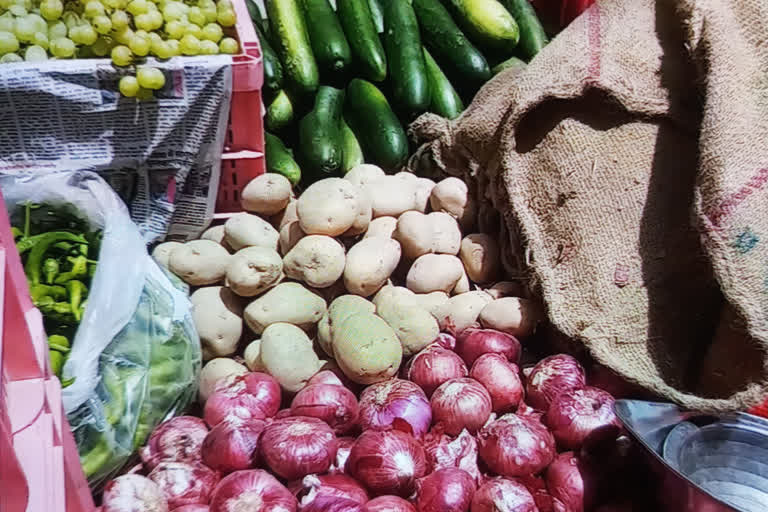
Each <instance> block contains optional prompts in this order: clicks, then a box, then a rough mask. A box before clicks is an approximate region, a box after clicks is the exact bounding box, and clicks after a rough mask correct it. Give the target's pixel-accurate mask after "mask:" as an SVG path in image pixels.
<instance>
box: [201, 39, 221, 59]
mask: <svg viewBox="0 0 768 512" xmlns="http://www.w3.org/2000/svg"><path fill="white" fill-rule="evenodd" d="M217 53H219V45H218V44H216V43H215V42H214V41H210V40H208V39H204V40H203V41H200V55H216V54H217Z"/></svg>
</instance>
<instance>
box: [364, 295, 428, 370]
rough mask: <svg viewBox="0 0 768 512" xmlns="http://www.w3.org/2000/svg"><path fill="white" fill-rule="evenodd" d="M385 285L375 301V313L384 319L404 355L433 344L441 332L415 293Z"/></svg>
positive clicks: (409, 354)
mask: <svg viewBox="0 0 768 512" xmlns="http://www.w3.org/2000/svg"><path fill="white" fill-rule="evenodd" d="M399 288H400V287H396V286H388V287H386V288H383V289H382V291H381V292H379V293H378V294H377V295H376V297H375V299H374V304H375V306H376V314H377V315H378V316H380V317H381V318H383V319H384V321H385V322H387V324H389V326H390V327H392V329H394V331H395V334H397V337H398V339H399V340H400V344H401V345H402V346H403V355H404V356H406V357H407V356H411V355H413V354H415V353H416V352H419V351H420V350H421V349H423V348H424V347H426V346H427V345H429V344H430V343H432V342H433V341H435V338H437V335H438V334H440V329H439V327H438V325H437V320H436V319H435V317H434V316H432V314H431V313H430V312H429V311H427V309H425V308H423V307H422V306H421V304H420V301H419V299H418V298H417V296H416V295H415V294H409V293H407V292H403V291H400V290H399Z"/></svg>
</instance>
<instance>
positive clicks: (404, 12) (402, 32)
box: [384, 0, 429, 116]
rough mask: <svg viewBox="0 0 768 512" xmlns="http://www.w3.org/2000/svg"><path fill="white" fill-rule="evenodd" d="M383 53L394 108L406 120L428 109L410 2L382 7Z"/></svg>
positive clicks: (418, 38) (389, 2) (398, 1)
mask: <svg viewBox="0 0 768 512" xmlns="http://www.w3.org/2000/svg"><path fill="white" fill-rule="evenodd" d="M384 50H385V51H386V54H387V67H388V68H389V80H390V85H391V87H392V97H393V99H394V101H395V105H397V107H398V108H399V109H400V110H401V111H402V112H403V113H405V114H407V115H408V116H415V115H418V114H421V113H422V112H424V111H426V110H427V109H428V108H429V81H428V80H427V70H426V66H425V64H424V52H423V51H422V46H421V36H420V35H419V22H418V21H417V20H416V14H415V13H414V12H413V7H411V4H410V2H409V0H386V2H385V3H384Z"/></svg>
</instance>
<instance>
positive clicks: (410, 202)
mask: <svg viewBox="0 0 768 512" xmlns="http://www.w3.org/2000/svg"><path fill="white" fill-rule="evenodd" d="M416 188H417V183H416V182H415V181H411V180H408V179H403V178H399V177H397V176H384V177H382V178H379V179H378V180H376V181H372V182H370V183H367V184H366V185H365V186H364V187H363V189H364V190H367V191H368V193H369V194H370V195H371V199H372V201H373V202H372V203H371V204H372V208H373V218H374V219H375V218H378V217H383V216H389V217H399V216H400V215H401V214H402V213H403V212H407V211H408V210H415V209H416Z"/></svg>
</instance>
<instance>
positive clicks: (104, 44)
mask: <svg viewBox="0 0 768 512" xmlns="http://www.w3.org/2000/svg"><path fill="white" fill-rule="evenodd" d="M91 50H93V53H94V55H96V56H97V57H106V56H107V55H109V52H110V51H111V50H112V43H111V42H110V39H109V38H106V37H104V36H101V37H99V38H98V39H97V40H96V42H95V43H93V45H92V46H91Z"/></svg>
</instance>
